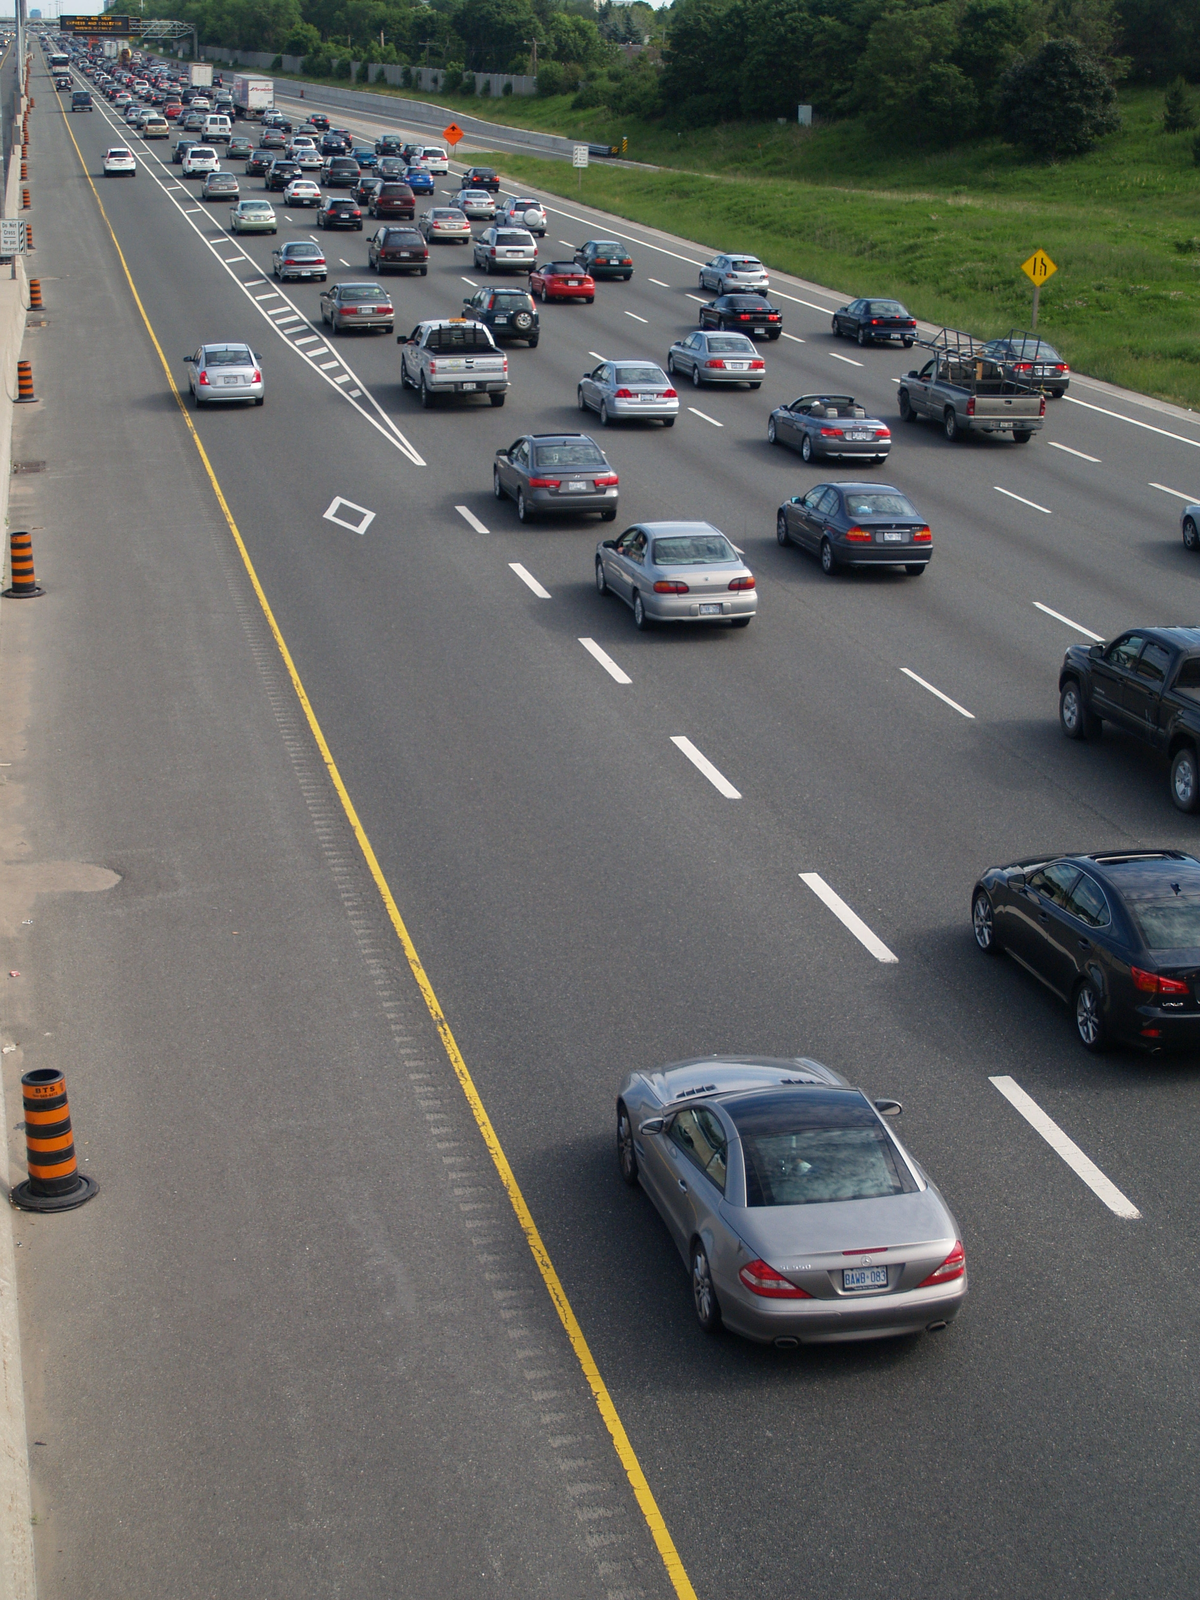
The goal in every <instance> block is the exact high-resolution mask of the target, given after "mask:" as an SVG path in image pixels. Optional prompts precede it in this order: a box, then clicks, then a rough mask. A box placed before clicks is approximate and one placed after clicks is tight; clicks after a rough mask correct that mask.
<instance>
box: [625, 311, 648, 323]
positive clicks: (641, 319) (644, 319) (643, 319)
mask: <svg viewBox="0 0 1200 1600" xmlns="http://www.w3.org/2000/svg"><path fill="white" fill-rule="evenodd" d="M625 315H626V316H627V317H632V318H633V320H634V321H635V322H649V321H650V318H649V317H639V316H638V314H637V312H636V311H627V312H626V313H625Z"/></svg>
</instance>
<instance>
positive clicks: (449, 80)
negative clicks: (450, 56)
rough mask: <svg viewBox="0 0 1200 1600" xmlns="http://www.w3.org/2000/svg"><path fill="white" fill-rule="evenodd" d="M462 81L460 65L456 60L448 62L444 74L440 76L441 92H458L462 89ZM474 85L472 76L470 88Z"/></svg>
mask: <svg viewBox="0 0 1200 1600" xmlns="http://www.w3.org/2000/svg"><path fill="white" fill-rule="evenodd" d="M462 81H463V69H462V66H461V65H460V64H459V63H457V62H452V63H451V64H450V66H448V67H447V68H446V72H445V76H444V77H443V78H442V93H443V94H458V93H459V92H460V91H461V89H462ZM474 87H475V80H474V79H473V78H472V80H471V88H472V90H473V89H474Z"/></svg>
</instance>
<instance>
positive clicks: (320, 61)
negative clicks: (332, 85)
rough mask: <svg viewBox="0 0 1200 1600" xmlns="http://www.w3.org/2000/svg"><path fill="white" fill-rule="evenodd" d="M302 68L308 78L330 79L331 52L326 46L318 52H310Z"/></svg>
mask: <svg viewBox="0 0 1200 1600" xmlns="http://www.w3.org/2000/svg"><path fill="white" fill-rule="evenodd" d="M301 67H302V71H303V73H304V76H305V77H306V78H328V77H329V76H330V73H331V69H332V63H331V62H330V59H329V51H328V50H327V49H326V48H325V46H324V45H322V46H321V47H320V49H318V50H312V51H310V52H309V54H308V55H306V56H305V58H304V61H303V62H302V64H301Z"/></svg>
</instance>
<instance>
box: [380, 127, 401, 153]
mask: <svg viewBox="0 0 1200 1600" xmlns="http://www.w3.org/2000/svg"><path fill="white" fill-rule="evenodd" d="M375 154H376V155H377V156H397V157H398V156H402V155H403V154H404V140H403V139H401V138H400V136H399V134H396V133H385V134H383V135H382V137H380V138H378V139H376V141H375Z"/></svg>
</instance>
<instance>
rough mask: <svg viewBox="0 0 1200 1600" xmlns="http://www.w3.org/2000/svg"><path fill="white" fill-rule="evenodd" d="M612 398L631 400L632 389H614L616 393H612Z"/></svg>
mask: <svg viewBox="0 0 1200 1600" xmlns="http://www.w3.org/2000/svg"><path fill="white" fill-rule="evenodd" d="M613 398H614V399H615V400H632V399H633V390H632V389H618V390H617V391H616V393H615V394H614V396H613Z"/></svg>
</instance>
